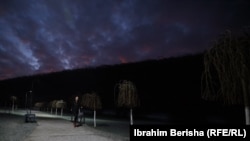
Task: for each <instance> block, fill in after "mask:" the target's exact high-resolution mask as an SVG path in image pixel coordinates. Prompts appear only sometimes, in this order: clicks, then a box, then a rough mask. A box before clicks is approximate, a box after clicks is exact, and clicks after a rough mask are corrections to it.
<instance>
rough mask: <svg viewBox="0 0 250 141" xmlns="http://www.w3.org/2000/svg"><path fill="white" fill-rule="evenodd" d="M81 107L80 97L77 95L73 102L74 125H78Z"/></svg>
mask: <svg viewBox="0 0 250 141" xmlns="http://www.w3.org/2000/svg"><path fill="white" fill-rule="evenodd" d="M79 108H80V102H79V97H78V96H76V97H75V100H74V102H73V107H72V112H73V116H74V121H73V122H74V127H77V121H78V114H79Z"/></svg>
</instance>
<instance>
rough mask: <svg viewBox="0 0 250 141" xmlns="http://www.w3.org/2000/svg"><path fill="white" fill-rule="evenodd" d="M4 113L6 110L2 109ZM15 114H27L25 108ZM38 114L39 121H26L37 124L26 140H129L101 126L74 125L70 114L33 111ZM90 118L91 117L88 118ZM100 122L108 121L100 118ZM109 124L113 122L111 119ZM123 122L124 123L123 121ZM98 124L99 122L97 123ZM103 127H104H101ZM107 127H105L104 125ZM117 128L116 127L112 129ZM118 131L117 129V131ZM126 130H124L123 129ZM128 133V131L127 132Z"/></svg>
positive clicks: (14, 113)
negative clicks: (58, 114)
mask: <svg viewBox="0 0 250 141" xmlns="http://www.w3.org/2000/svg"><path fill="white" fill-rule="evenodd" d="M0 112H2V113H6V111H3V110H0ZM10 113H11V114H13V115H25V113H27V112H26V111H25V110H17V111H14V112H10ZM32 113H35V114H36V118H37V120H36V121H37V122H35V123H26V124H33V125H34V124H35V128H34V129H33V131H32V132H31V134H29V135H27V136H26V137H25V139H24V141H127V140H129V137H128V136H120V135H119V134H113V133H112V132H104V131H103V130H98V129H99V128H98V127H96V128H94V127H92V126H90V125H86V124H84V125H83V126H79V127H74V126H73V123H72V122H71V121H70V116H55V115H51V114H50V113H47V112H41V111H32ZM87 120H90V119H87ZM99 122H107V121H104V120H103V121H102V120H101V119H99ZM109 122H110V123H109V124H112V122H111V121H109ZM121 124H123V123H122V122H121ZM97 126H98V124H97ZM101 128H103V127H101ZM104 128H105V127H104ZM112 130H114V131H115V130H116V129H112ZM116 132H117V131H116ZM121 132H124V131H121ZM126 134H127V133H126Z"/></svg>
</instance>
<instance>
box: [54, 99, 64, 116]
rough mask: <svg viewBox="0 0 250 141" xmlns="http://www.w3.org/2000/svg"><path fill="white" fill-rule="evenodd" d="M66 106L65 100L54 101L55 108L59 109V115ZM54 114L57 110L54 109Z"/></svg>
mask: <svg viewBox="0 0 250 141" xmlns="http://www.w3.org/2000/svg"><path fill="white" fill-rule="evenodd" d="M65 107H66V102H65V101H63V100H58V101H56V109H57V108H59V109H61V116H62V115H63V109H64V108H65ZM56 114H57V110H56Z"/></svg>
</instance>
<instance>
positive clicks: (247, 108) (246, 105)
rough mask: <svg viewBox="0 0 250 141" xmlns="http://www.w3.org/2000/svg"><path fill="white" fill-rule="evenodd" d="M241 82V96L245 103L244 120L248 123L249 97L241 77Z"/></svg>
mask: <svg viewBox="0 0 250 141" xmlns="http://www.w3.org/2000/svg"><path fill="white" fill-rule="evenodd" d="M241 82H242V88H243V98H244V105H245V122H246V125H250V117H249V114H250V112H249V99H248V95H247V89H246V88H247V87H246V83H245V81H244V80H243V79H241Z"/></svg>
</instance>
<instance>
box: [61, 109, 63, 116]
mask: <svg viewBox="0 0 250 141" xmlns="http://www.w3.org/2000/svg"><path fill="white" fill-rule="evenodd" d="M61 116H63V108H61Z"/></svg>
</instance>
